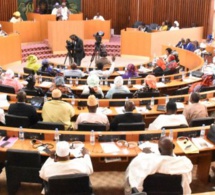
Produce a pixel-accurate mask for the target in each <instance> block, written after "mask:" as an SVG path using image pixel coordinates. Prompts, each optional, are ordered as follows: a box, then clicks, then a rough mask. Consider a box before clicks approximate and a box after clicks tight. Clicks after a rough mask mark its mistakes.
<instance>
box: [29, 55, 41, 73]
mask: <svg viewBox="0 0 215 195" xmlns="http://www.w3.org/2000/svg"><path fill="white" fill-rule="evenodd" d="M26 67H27V68H29V69H32V70H34V72H35V73H36V72H37V71H38V70H39V69H40V67H41V65H40V63H38V59H37V56H35V55H29V56H28V57H27V66H26Z"/></svg>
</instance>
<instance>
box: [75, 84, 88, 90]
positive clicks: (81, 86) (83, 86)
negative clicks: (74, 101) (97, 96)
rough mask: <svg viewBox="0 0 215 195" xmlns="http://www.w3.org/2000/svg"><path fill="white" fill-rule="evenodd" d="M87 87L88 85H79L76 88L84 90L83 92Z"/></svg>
mask: <svg viewBox="0 0 215 195" xmlns="http://www.w3.org/2000/svg"><path fill="white" fill-rule="evenodd" d="M86 86H87V85H78V86H77V87H76V88H77V89H82V90H83V89H84V88H85V87H86Z"/></svg>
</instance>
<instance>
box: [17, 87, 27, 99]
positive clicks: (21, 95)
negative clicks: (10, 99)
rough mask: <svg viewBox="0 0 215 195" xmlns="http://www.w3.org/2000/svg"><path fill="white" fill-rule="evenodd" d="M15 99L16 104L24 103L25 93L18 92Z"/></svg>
mask: <svg viewBox="0 0 215 195" xmlns="http://www.w3.org/2000/svg"><path fill="white" fill-rule="evenodd" d="M16 99H17V101H18V102H26V93H25V92H24V91H22V90H20V91H19V92H18V93H17V95H16Z"/></svg>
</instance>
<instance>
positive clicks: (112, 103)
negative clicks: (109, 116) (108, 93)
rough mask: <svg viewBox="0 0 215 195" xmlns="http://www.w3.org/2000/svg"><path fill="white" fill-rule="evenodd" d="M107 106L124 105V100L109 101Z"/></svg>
mask: <svg viewBox="0 0 215 195" xmlns="http://www.w3.org/2000/svg"><path fill="white" fill-rule="evenodd" d="M109 106H110V107H114V106H116V107H117V106H125V101H109Z"/></svg>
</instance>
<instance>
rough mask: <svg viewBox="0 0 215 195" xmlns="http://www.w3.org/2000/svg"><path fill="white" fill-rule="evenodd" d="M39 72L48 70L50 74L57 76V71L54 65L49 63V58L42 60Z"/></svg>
mask: <svg viewBox="0 0 215 195" xmlns="http://www.w3.org/2000/svg"><path fill="white" fill-rule="evenodd" d="M38 71H39V72H46V73H48V74H50V76H56V73H57V71H56V70H55V69H53V66H52V65H51V64H49V61H48V60H47V59H44V60H43V61H42V66H41V67H40V69H39V70H38Z"/></svg>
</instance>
